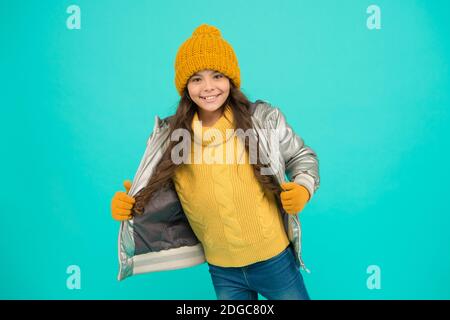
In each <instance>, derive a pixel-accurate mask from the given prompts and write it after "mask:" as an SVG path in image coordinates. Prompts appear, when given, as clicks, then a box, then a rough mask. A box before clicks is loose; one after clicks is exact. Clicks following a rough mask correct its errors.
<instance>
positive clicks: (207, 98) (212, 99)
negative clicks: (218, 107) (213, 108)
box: [200, 93, 220, 102]
mask: <svg viewBox="0 0 450 320" xmlns="http://www.w3.org/2000/svg"><path fill="white" fill-rule="evenodd" d="M218 96H220V93H219V94H216V95H215V96H208V97H200V98H202V99H203V100H205V101H207V102H210V101H215V100H216V98H217V97H218Z"/></svg>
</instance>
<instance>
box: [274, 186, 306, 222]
mask: <svg viewBox="0 0 450 320" xmlns="http://www.w3.org/2000/svg"><path fill="white" fill-rule="evenodd" d="M281 187H282V188H283V190H285V191H282V192H281V195H280V197H281V203H282V205H283V208H284V210H286V212H287V213H289V214H296V213H298V212H300V211H302V210H303V207H304V206H305V204H306V203H307V202H308V200H309V198H310V195H309V191H308V189H306V188H305V187H304V186H301V185H299V184H298V183H295V182H284V183H282V184H281Z"/></svg>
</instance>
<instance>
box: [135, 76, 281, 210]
mask: <svg viewBox="0 0 450 320" xmlns="http://www.w3.org/2000/svg"><path fill="white" fill-rule="evenodd" d="M230 85H231V87H230V94H229V95H228V98H227V100H226V101H225V103H224V104H223V105H222V107H221V108H222V110H223V108H224V106H226V105H227V104H228V105H229V106H230V107H231V110H232V112H233V119H234V127H235V129H242V130H243V131H244V132H246V131H247V130H248V129H251V128H253V124H252V120H251V113H250V105H251V102H250V101H249V100H248V99H247V97H246V96H245V94H244V93H242V91H241V90H239V89H238V88H236V87H235V86H234V84H233V82H232V81H230ZM197 108H198V107H197V105H196V104H195V103H194V102H193V101H192V100H191V98H190V97H189V94H188V90H187V88H185V89H184V91H183V96H182V97H181V99H180V101H179V104H178V107H177V110H176V113H175V115H173V116H171V117H170V118H169V119H168V120H169V135H168V139H170V137H171V136H172V132H173V131H174V130H175V129H179V128H183V129H185V130H188V131H189V132H190V133H191V136H192V135H193V130H192V127H191V124H192V119H193V118H194V115H195V112H196V110H197ZM255 133H256V130H255ZM256 134H257V133H256ZM257 141H259V139H258V140H257ZM178 143H179V142H178V141H173V140H171V141H170V142H169V146H168V147H167V149H166V150H165V152H164V154H163V156H162V158H161V160H160V161H159V162H158V164H157V166H156V167H155V170H154V174H153V175H152V176H151V178H150V179H149V181H148V183H147V186H145V187H144V188H142V189H141V190H140V191H139V192H138V194H137V195H136V196H135V199H136V203H135V205H134V206H133V209H132V210H133V214H135V213H137V214H142V213H143V212H144V207H145V205H146V203H147V202H148V201H149V200H150V199H151V197H152V195H153V194H154V193H155V192H156V191H158V190H161V189H162V188H169V187H173V181H172V177H173V175H174V173H175V170H176V169H177V167H178V166H180V165H182V163H181V164H175V163H174V162H173V161H172V158H171V150H172V148H173V147H174V146H175V145H176V144H178ZM244 145H245V150H246V152H247V153H248V152H249V141H248V139H244ZM257 149H258V148H257ZM251 165H252V166H253V173H254V174H255V177H256V179H257V180H258V181H259V183H260V184H261V185H262V186H263V187H264V192H266V193H269V194H270V193H272V194H273V195H274V196H275V197H276V199H278V200H279V194H280V192H281V191H282V190H281V187H280V185H279V184H278V182H277V180H276V179H275V177H274V176H273V175H262V174H261V168H263V167H264V165H263V164H261V162H260V156H259V152H257V161H256V163H252V164H251Z"/></svg>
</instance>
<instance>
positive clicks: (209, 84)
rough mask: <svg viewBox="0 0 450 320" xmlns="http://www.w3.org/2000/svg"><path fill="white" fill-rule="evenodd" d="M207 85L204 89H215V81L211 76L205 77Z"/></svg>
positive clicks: (207, 90) (209, 90) (208, 90)
mask: <svg viewBox="0 0 450 320" xmlns="http://www.w3.org/2000/svg"><path fill="white" fill-rule="evenodd" d="M204 83H205V86H204V87H203V90H204V91H205V92H211V91H214V85H213V81H212V80H211V79H209V78H205V82H204Z"/></svg>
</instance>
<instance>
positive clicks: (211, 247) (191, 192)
mask: <svg viewBox="0 0 450 320" xmlns="http://www.w3.org/2000/svg"><path fill="white" fill-rule="evenodd" d="M198 121H199V119H198V114H197V113H196V114H195V116H194V118H193V121H192V128H193V130H194V136H193V139H192V142H193V143H192V144H191V163H189V164H182V165H181V166H180V167H178V168H177V170H176V171H175V176H174V178H173V181H174V185H175V189H176V191H177V193H178V196H179V198H180V201H181V205H182V206H183V210H184V212H185V213H186V216H187V218H188V220H189V223H190V225H191V227H192V229H193V231H194V233H195V235H196V236H197V238H198V239H199V240H200V242H201V243H202V245H203V248H204V250H205V256H206V260H207V261H208V262H209V263H210V264H213V265H217V266H221V267H242V266H246V265H249V264H252V263H255V262H259V261H263V260H267V259H270V258H272V257H273V256H275V255H277V254H279V253H280V252H281V251H283V250H284V249H285V248H286V247H287V246H288V245H289V240H288V238H287V235H286V232H285V230H284V227H283V220H282V217H281V214H280V213H279V211H278V208H277V204H276V202H275V198H274V196H273V195H267V194H266V193H265V192H264V189H263V187H262V186H261V184H260V183H259V182H258V180H257V179H256V177H255V176H254V173H253V169H252V166H251V164H250V163H249V157H248V153H247V152H246V151H245V148H244V146H243V145H242V142H241V140H239V139H238V137H236V136H234V135H231V134H230V133H228V135H227V131H226V130H227V129H234V126H233V112H232V110H231V108H230V107H229V106H226V107H225V110H224V113H223V114H222V117H221V118H220V119H219V120H217V122H216V123H215V124H214V125H213V126H212V127H203V128H202V127H201V126H200V123H199V122H198ZM210 128H215V129H217V130H219V131H216V132H220V133H221V134H222V137H223V139H220V136H218V135H217V136H216V137H213V135H209V136H208V135H207V134H206V132H207V131H208V129H210ZM197 129H199V130H197ZM210 133H211V131H210ZM202 136H203V141H202V139H201V138H202ZM205 138H207V139H205ZM230 144H231V145H230ZM200 149H201V150H200ZM196 150H197V151H196ZM198 150H200V152H198ZM227 150H234V152H228V153H227ZM242 150H243V151H244V152H242ZM195 155H197V157H196V156H195ZM198 155H200V158H199V157H198ZM221 155H222V157H221ZM243 156H244V157H245V158H244V161H242V160H243V158H242V157H243ZM227 157H228V158H227ZM218 158H221V159H223V160H222V161H221V163H212V162H213V161H212V160H214V159H218ZM208 159H209V160H208ZM230 159H231V160H232V161H230ZM195 161H196V162H197V163H195ZM199 162H201V163H199ZM215 162H219V161H215ZM230 162H232V163H230Z"/></svg>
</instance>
